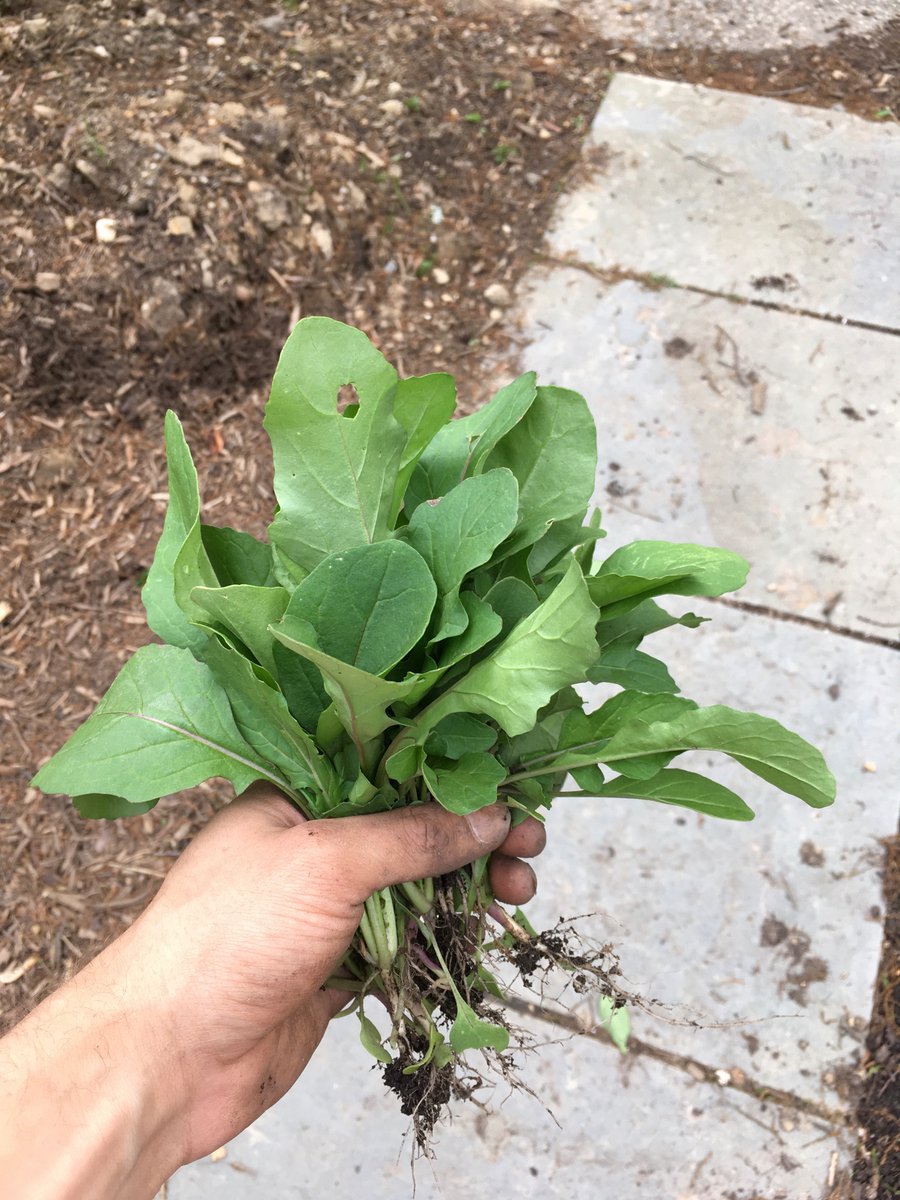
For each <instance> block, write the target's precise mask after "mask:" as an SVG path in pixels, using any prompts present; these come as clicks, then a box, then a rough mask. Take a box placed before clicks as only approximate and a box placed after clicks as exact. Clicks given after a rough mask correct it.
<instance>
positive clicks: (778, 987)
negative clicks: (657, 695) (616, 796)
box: [529, 597, 900, 1109]
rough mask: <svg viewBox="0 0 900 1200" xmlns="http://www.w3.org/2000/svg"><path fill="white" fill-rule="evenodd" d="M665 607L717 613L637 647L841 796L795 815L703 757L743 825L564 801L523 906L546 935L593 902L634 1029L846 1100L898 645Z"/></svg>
mask: <svg viewBox="0 0 900 1200" xmlns="http://www.w3.org/2000/svg"><path fill="white" fill-rule="evenodd" d="M662 602H663V603H664V606H667V607H669V608H670V609H671V611H673V612H683V611H686V610H688V609H692V610H693V611H695V612H697V613H698V614H699V615H701V616H708V617H710V618H711V619H712V620H711V623H710V624H707V625H703V626H701V628H700V629H698V630H686V629H680V628H679V629H676V630H672V631H667V632H666V633H665V634H658V635H656V636H655V637H653V638H651V639H649V640H648V642H647V650H648V652H649V653H654V650H655V651H656V652H658V653H659V654H660V656H661V657H662V658H663V659H664V660H665V661H666V662H667V663H668V664H670V669H671V671H672V674H673V677H674V678H675V679H676V680H677V681H678V683H679V684H680V685H681V687H682V689H683V691H684V693H685V695H687V696H690V697H691V698H692V699H695V700H697V701H698V703H701V704H712V703H722V704H728V705H730V706H731V707H733V708H739V709H753V710H755V711H758V712H761V713H763V714H765V715H769V716H775V717H777V718H778V719H780V720H781V721H782V722H783V723H784V724H786V725H788V726H789V727H790V728H794V729H796V730H797V731H798V732H799V733H801V734H803V736H805V737H807V738H808V739H809V740H810V741H812V742H813V743H814V744H816V745H818V746H821V747H822V748H823V749H824V751H825V752H826V755H827V758H828V762H829V765H830V766H831V768H832V770H833V771H834V773H835V775H836V777H837V780H838V802H837V803H836V804H835V805H834V806H833V807H832V808H829V809H823V810H819V811H815V810H812V809H809V808H807V807H806V806H805V805H804V804H802V803H801V802H800V801H799V800H796V799H794V798H793V797H790V796H784V795H782V794H781V793H779V792H777V791H775V790H774V789H773V788H771V787H770V786H769V785H768V784H766V783H764V782H763V781H762V780H759V779H757V778H756V777H755V776H753V775H750V774H749V773H748V772H746V771H745V770H744V769H743V768H741V767H738V766H737V765H735V764H733V763H731V761H730V760H728V759H725V758H723V757H722V756H721V755H712V754H703V753H699V752H698V753H695V754H693V755H683V756H681V757H680V758H679V759H678V760H677V764H676V765H679V766H681V765H683V766H684V767H686V768H688V769H694V770H697V771H700V772H702V773H704V774H709V775H711V776H712V777H713V778H716V779H718V780H720V782H722V783H724V784H726V785H727V786H728V787H731V788H733V789H734V790H735V791H736V792H738V794H739V795H741V796H743V797H744V798H745V799H746V800H747V802H748V803H749V804H750V807H751V808H753V809H754V810H755V811H756V814H757V815H756V819H755V821H753V822H752V823H746V824H745V823H736V822H726V821H714V820H709V819H706V818H704V817H702V816H700V815H698V814H695V813H691V812H687V811H683V810H680V809H677V808H674V807H665V806H661V805H657V804H653V803H648V802H642V801H636V800H624V799H620V800H607V801H603V802H602V803H601V802H599V801H595V800H581V799H569V800H563V799H560V800H558V801H557V802H556V804H555V806H554V809H553V812H552V813H551V815H550V818H549V821H548V833H549V838H550V844H549V845H548V848H547V850H546V851H545V852H544V854H543V855H542V858H541V884H542V887H541V890H540V892H539V894H538V897H537V898H536V899H535V901H534V902H533V903H532V905H531V906H530V908H529V917H530V918H531V919H532V921H538V922H541V924H542V927H543V926H545V925H547V924H550V923H552V922H553V921H555V920H557V919H558V918H559V917H560V916H567V915H570V914H576V913H590V912H594V913H595V915H593V916H589V917H585V918H584V919H583V920H582V921H580V922H579V927H580V928H581V929H583V930H585V931H589V932H590V933H591V934H592V936H593V937H594V939H595V940H596V941H597V942H599V943H600V944H602V943H604V942H606V941H611V942H612V943H613V944H614V946H615V947H616V950H617V953H618V954H619V957H620V962H621V967H622V971H623V974H624V977H625V979H626V980H627V985H626V986H627V987H628V988H629V989H631V990H633V991H634V992H636V993H637V994H638V995H640V996H642V997H644V998H654V999H656V1000H658V1001H659V1002H660V1004H659V1006H658V1007H656V1011H657V1012H658V1013H659V1017H658V1018H654V1017H651V1016H649V1015H648V1014H646V1013H644V1012H640V1011H638V1012H636V1013H635V1014H634V1018H633V1022H634V1028H635V1032H636V1033H637V1035H638V1036H639V1037H641V1038H643V1039H645V1040H647V1041H650V1042H653V1043H654V1044H657V1045H661V1046H664V1047H666V1048H667V1049H669V1050H673V1051H676V1052H678V1053H681V1054H685V1055H690V1056H692V1057H695V1058H697V1059H699V1060H700V1061H701V1062H704V1063H706V1064H707V1065H709V1066H712V1067H714V1068H722V1069H725V1070H729V1069H731V1068H734V1067H737V1068H738V1069H740V1070H741V1071H743V1072H744V1073H745V1074H746V1075H748V1076H751V1077H752V1078H754V1079H757V1080H761V1081H762V1082H763V1083H765V1084H768V1085H769V1086H771V1087H776V1088H782V1089H784V1090H786V1091H790V1092H792V1093H794V1094H795V1095H798V1096H800V1097H802V1098H804V1099H807V1100H811V1101H813V1102H816V1103H819V1104H824V1105H826V1106H827V1107H829V1108H836V1109H840V1108H841V1107H842V1106H843V1104H844V1102H845V1097H846V1085H847V1072H848V1066H849V1064H850V1063H851V1061H852V1060H853V1057H854V1052H855V1051H857V1050H858V1049H859V1046H860V1042H861V1041H862V1039H863V1036H864V1031H865V1028H866V1026H867V1024H868V1019H869V1013H870V1011H871V993H872V986H873V983H874V977H875V971H876V968H877V964H878V954H879V949H880V945H881V919H880V916H881V910H880V904H881V893H880V878H879V873H878V872H879V867H880V864H881V853H880V847H879V844H878V843H879V839H880V838H883V837H887V836H889V835H890V834H891V833H893V832H894V831H895V830H896V827H897V815H898V804H897V790H896V780H897V778H898V775H900V745H898V739H897V736H896V731H897V729H898V727H900V655H898V654H897V653H896V652H895V651H891V650H888V649H885V648H884V647H881V646H865V645H862V644H860V643H859V642H857V641H854V640H852V639H850V638H846V637H837V636H834V635H832V634H829V633H826V632H822V631H820V630H817V629H809V628H803V627H798V626H795V625H791V624H788V623H786V622H782V621H773V620H771V619H768V618H765V617H761V616H758V615H756V614H748V613H742V612H738V611H735V610H733V609H729V608H726V607H725V606H724V605H720V604H715V603H709V602H705V603H704V602H702V601H698V602H690V601H687V600H686V599H685V598H683V597H682V598H679V599H678V600H674V599H673V600H671V601H669V603H668V605H666V604H665V600H664V599H663V601H662ZM610 691H612V689H610ZM605 694H606V693H602V692H600V690H599V689H596V690H595V698H596V699H597V701H598V702H599V701H600V699H602V698H603V697H604V696H605ZM835 696H836V697H837V698H836V699H835V698H834V697H835ZM860 714H865V717H864V720H861V719H860ZM867 763H868V764H869V765H870V766H874V767H875V768H876V769H875V770H874V771H869V770H866V766H865V764H867ZM692 764H693V766H692ZM545 893H546V894H545ZM685 1022H696V1023H697V1026H698V1027H696V1028H695V1027H693V1025H692V1024H685Z"/></svg>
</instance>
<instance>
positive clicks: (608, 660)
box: [588, 642, 680, 692]
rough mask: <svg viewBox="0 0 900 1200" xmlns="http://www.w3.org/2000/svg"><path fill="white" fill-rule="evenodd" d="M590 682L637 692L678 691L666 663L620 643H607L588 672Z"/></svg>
mask: <svg viewBox="0 0 900 1200" xmlns="http://www.w3.org/2000/svg"><path fill="white" fill-rule="evenodd" d="M588 679H589V680H590V681H591V683H617V684H618V685H619V687H623V688H631V689H633V690H634V691H638V692H677V691H680V688H679V687H678V684H677V683H676V682H675V680H674V679H673V678H672V676H671V675H670V674H669V671H668V668H667V667H666V664H665V663H663V662H660V660H659V659H658V658H653V657H652V655H650V654H645V653H644V652H643V650H637V649H635V647H634V646H628V645H625V644H623V643H621V642H619V643H616V644H615V645H613V646H610V647H609V648H608V649H606V650H604V651H603V653H602V654H601V655H600V658H599V660H598V661H597V662H596V663H595V664H594V666H592V667H591V669H590V671H589V672H588Z"/></svg>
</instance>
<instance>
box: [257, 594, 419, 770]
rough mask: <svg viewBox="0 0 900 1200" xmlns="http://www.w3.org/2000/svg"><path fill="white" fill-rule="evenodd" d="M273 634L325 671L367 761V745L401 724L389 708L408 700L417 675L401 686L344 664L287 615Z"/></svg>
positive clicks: (332, 694) (342, 715)
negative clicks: (391, 726) (317, 644)
mask: <svg viewBox="0 0 900 1200" xmlns="http://www.w3.org/2000/svg"><path fill="white" fill-rule="evenodd" d="M271 632H272V635H273V636H274V637H276V638H278V640H279V641H280V642H282V643H283V644H284V645H285V646H287V647H288V649H289V650H293V651H294V653H295V654H299V655H300V656H301V657H302V658H306V659H308V660H309V661H310V662H311V663H313V664H314V665H315V666H316V667H318V668H319V670H320V671H321V672H322V678H323V680H324V683H325V690H326V691H327V692H328V695H329V696H330V697H331V699H332V701H333V702H334V706H335V710H336V712H337V715H338V717H339V718H340V721H341V724H342V725H343V727H344V729H345V730H346V731H347V733H348V734H349V735H350V737H351V738H352V740H353V743H354V745H355V746H356V748H357V751H358V753H359V756H360V761H363V760H364V759H365V758H366V757H367V751H366V746H367V744H368V743H369V742H371V741H372V739H373V738H376V737H378V735H379V734H380V733H383V732H384V730H385V729H387V728H388V726H389V725H395V724H397V720H396V718H395V717H393V716H391V715H390V714H389V713H388V712H387V709H388V708H389V707H390V706H391V705H392V704H395V703H397V701H400V700H405V699H406V697H407V696H408V695H409V693H410V692H411V691H412V688H413V687H414V685H415V683H416V682H417V679H416V676H412V677H411V678H410V679H407V680H404V681H403V682H402V683H399V682H396V681H395V680H392V679H380V678H379V677H378V676H377V675H370V674H369V673H368V672H367V671H362V670H360V669H359V667H354V666H351V665H350V664H349V663H345V662H341V661H340V660H339V659H337V658H333V657H332V656H331V655H330V654H326V653H325V652H324V651H322V650H318V649H317V648H316V647H315V646H314V645H312V644H311V640H310V639H312V641H314V640H315V634H314V632H313V630H312V628H311V627H310V626H309V625H308V624H307V623H306V622H303V621H300V620H298V619H296V618H292V617H291V616H290V614H287V613H286V614H285V617H284V620H283V621H282V622H281V624H280V625H273V626H272V630H271Z"/></svg>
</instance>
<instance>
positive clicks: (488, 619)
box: [405, 592, 502, 708]
mask: <svg viewBox="0 0 900 1200" xmlns="http://www.w3.org/2000/svg"><path fill="white" fill-rule="evenodd" d="M460 601H461V602H462V605H463V608H464V609H465V610H466V616H467V617H468V623H467V625H466V627H465V629H464V630H463V632H462V633H461V634H459V636H458V637H454V638H448V639H447V641H445V642H440V643H439V646H438V648H439V650H440V661H439V662H438V664H437V665H436V666H434V667H431V668H429V669H427V670H424V671H422V672H421V673H420V675H419V677H418V680H417V681H416V684H415V686H414V687H413V688H412V690H411V691H410V694H409V696H408V697H407V699H406V701H405V705H406V707H407V708H408V707H409V706H412V705H415V704H418V703H419V701H420V700H421V699H422V697H423V696H425V695H427V694H428V692H430V691H431V689H432V688H433V687H435V686H436V685H437V684H438V683H439V682H440V681H441V680H442V679H443V677H444V676H445V675H446V674H447V672H448V671H450V670H451V669H452V668H453V667H456V666H458V665H459V664H464V661H465V659H467V658H469V657H470V656H471V655H474V654H477V653H478V651H479V650H482V649H484V647H485V646H487V645H488V643H490V642H492V641H493V640H494V638H496V637H497V636H498V635H499V634H500V632H501V630H502V622H501V620H500V617H499V616H498V615H497V614H496V613H495V612H494V611H493V609H492V608H491V607H490V605H488V604H486V603H485V602H484V601H483V600H480V599H479V598H478V596H476V595H475V594H474V592H462V593H461V594H460Z"/></svg>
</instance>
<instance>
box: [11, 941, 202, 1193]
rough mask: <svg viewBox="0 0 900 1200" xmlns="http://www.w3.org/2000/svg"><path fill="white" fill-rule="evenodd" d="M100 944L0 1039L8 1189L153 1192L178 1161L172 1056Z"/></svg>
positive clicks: (111, 953)
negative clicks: (82, 966) (99, 952)
mask: <svg viewBox="0 0 900 1200" xmlns="http://www.w3.org/2000/svg"><path fill="white" fill-rule="evenodd" d="M106 954H107V955H108V956H110V958H109V959H107V961H106V962H104V960H103V956H101V958H100V959H98V960H96V961H95V962H94V963H92V964H91V966H90V967H89V968H87V970H86V971H85V972H83V973H82V974H81V975H79V976H78V977H76V978H75V979H74V980H72V981H71V982H70V983H68V984H67V985H66V986H65V987H63V988H62V989H61V990H60V991H59V992H57V993H56V994H55V995H53V996H51V997H50V998H49V999H48V1000H46V1001H44V1003H43V1004H42V1005H40V1007H39V1008H37V1009H36V1010H35V1011H34V1012H33V1013H32V1014H31V1016H30V1017H28V1018H27V1019H26V1020H25V1021H23V1022H22V1024H21V1025H19V1026H18V1027H17V1028H16V1029H14V1030H13V1032H12V1033H10V1034H9V1035H8V1036H7V1037H6V1038H4V1039H3V1040H2V1041H0V1180H2V1181H3V1184H2V1190H3V1195H4V1196H5V1197H9V1200H85V1198H87V1197H90V1198H91V1200H106V1198H107V1197H109V1198H110V1200H112V1198H113V1197H115V1198H116V1200H150V1198H152V1197H153V1196H154V1195H155V1194H156V1192H157V1191H158V1190H159V1188H160V1186H161V1185H162V1183H163V1182H164V1181H165V1179H166V1178H168V1176H169V1175H170V1174H171V1173H172V1172H173V1171H174V1170H175V1169H176V1168H177V1167H178V1166H179V1165H180V1152H179V1151H180V1144H181V1121H180V1114H179V1110H178V1106H177V1104H175V1103H173V1098H174V1097H175V1096H176V1095H177V1087H175V1086H172V1080H171V1079H170V1080H169V1086H168V1088H167V1087H166V1078H165V1076H166V1070H167V1069H168V1070H169V1071H171V1070H172V1064H167V1063H166V1061H165V1047H164V1046H163V1045H162V1044H161V1039H160V1037H159V1034H158V1032H157V1030H156V1028H155V1026H154V1023H153V1022H152V1021H151V1020H150V1014H149V1008H147V1009H145V1008H144V1006H143V1004H142V1003H141V1002H140V1000H139V999H136V997H135V996H134V994H132V992H131V991H130V989H129V985H128V983H127V979H122V978H121V977H119V976H118V975H117V971H116V970H109V969H108V967H109V966H110V965H111V963H110V960H111V959H113V958H115V948H111V950H109V951H107V952H106ZM117 965H118V964H117Z"/></svg>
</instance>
